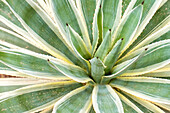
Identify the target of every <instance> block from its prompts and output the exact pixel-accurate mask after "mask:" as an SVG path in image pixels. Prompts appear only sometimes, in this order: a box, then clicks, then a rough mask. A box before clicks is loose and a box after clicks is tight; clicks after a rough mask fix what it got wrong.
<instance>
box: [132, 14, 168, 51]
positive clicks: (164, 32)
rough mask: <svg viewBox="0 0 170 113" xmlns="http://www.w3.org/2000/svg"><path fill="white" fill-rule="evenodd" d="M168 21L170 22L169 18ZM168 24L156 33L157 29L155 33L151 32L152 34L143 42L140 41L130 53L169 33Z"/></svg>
mask: <svg viewBox="0 0 170 113" xmlns="http://www.w3.org/2000/svg"><path fill="white" fill-rule="evenodd" d="M169 21H170V17H169ZM169 24H170V22H169ZM169 24H168V23H167V24H166V25H164V26H163V27H162V28H160V29H159V30H158V31H156V30H157V29H156V30H155V31H153V34H151V35H149V36H148V37H146V38H145V39H144V40H143V41H141V42H140V43H139V44H138V45H137V46H136V47H134V48H133V49H132V50H131V51H134V50H136V49H139V48H141V47H143V46H146V45H147V44H149V43H151V42H153V41H154V40H156V39H158V38H159V37H161V36H162V35H164V34H166V33H167V32H168V31H170V25H169Z"/></svg>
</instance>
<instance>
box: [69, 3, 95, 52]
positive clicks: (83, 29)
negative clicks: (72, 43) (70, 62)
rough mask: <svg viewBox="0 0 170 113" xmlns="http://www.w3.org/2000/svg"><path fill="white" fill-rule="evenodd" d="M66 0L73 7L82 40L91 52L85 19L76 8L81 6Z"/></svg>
mask: <svg viewBox="0 0 170 113" xmlns="http://www.w3.org/2000/svg"><path fill="white" fill-rule="evenodd" d="M68 1H69V3H70V6H71V8H72V9H73V12H74V14H75V16H76V19H77V21H78V24H79V27H80V29H81V33H82V37H83V40H84V42H85V44H86V46H87V48H88V50H89V51H90V52H91V49H92V47H91V42H90V37H89V33H88V28H87V25H86V21H85V18H84V16H83V13H82V12H81V11H80V10H78V8H77V7H81V6H79V4H75V2H74V1H72V0H68ZM78 3H80V2H78ZM79 9H80V8H79Z"/></svg>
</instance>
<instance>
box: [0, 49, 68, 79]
mask: <svg viewBox="0 0 170 113" xmlns="http://www.w3.org/2000/svg"><path fill="white" fill-rule="evenodd" d="M49 58H51V59H55V58H53V57H50V56H46V55H42V54H38V53H34V52H31V51H26V50H11V49H6V50H0V62H1V63H3V64H4V65H6V66H8V67H10V68H12V69H14V70H17V71H18V72H20V73H23V74H26V75H30V76H34V77H40V78H49V79H68V78H67V77H66V76H64V75H63V74H62V73H60V72H59V71H57V70H55V69H53V68H52V67H50V66H49V65H48V63H47V59H49Z"/></svg>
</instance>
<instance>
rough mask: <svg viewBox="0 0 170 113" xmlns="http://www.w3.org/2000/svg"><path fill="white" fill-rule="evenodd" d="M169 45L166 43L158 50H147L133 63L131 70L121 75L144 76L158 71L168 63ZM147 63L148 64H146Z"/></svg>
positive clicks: (169, 58) (169, 55)
mask: <svg viewBox="0 0 170 113" xmlns="http://www.w3.org/2000/svg"><path fill="white" fill-rule="evenodd" d="M169 51H170V44H169V43H167V44H165V45H162V46H160V47H159V46H158V48H153V49H150V50H148V52H147V53H146V54H145V55H144V56H143V57H142V58H140V59H139V60H138V62H135V63H134V64H133V65H132V66H131V68H130V69H129V70H128V71H126V72H125V73H124V74H123V75H139V74H145V73H148V72H151V71H154V70H156V69H159V68H161V67H163V66H165V65H167V64H169V63H170V53H169ZM148 61H149V62H148Z"/></svg>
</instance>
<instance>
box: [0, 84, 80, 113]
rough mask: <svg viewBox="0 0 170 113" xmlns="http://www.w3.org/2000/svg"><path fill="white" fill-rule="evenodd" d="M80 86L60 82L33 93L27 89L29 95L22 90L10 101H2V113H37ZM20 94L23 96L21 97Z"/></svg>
mask: <svg viewBox="0 0 170 113" xmlns="http://www.w3.org/2000/svg"><path fill="white" fill-rule="evenodd" d="M34 86H36V85H34ZM34 86H31V87H34ZM44 86H45V84H44ZM54 86H55V87H54ZM80 86H81V85H80V84H70V83H69V82H68V83H63V82H58V83H54V84H51V85H50V84H49V85H48V86H47V87H46V88H43V85H42V84H41V85H39V86H38V87H36V88H37V89H38V90H35V88H34V90H33V91H31V90H30V89H29V87H27V88H28V89H27V88H26V87H25V88H26V89H25V90H27V91H28V92H27V93H23V94H22V92H23V89H20V90H18V95H14V96H12V97H10V98H8V99H5V100H3V101H1V103H0V111H1V113H10V112H17V113H23V112H37V111H40V110H42V109H44V108H47V107H49V106H51V105H52V104H54V103H55V102H56V101H58V99H59V98H61V97H62V96H63V95H65V94H67V93H69V92H70V91H72V90H74V89H76V88H78V87H80ZM31 87H30V88H31ZM16 91H17V90H14V91H12V92H11V93H10V94H14V92H16ZM20 92H21V94H20V95H19V93H20ZM8 95H9V93H8ZM6 96H7V95H6ZM21 103H22V104H21Z"/></svg>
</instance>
